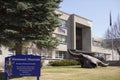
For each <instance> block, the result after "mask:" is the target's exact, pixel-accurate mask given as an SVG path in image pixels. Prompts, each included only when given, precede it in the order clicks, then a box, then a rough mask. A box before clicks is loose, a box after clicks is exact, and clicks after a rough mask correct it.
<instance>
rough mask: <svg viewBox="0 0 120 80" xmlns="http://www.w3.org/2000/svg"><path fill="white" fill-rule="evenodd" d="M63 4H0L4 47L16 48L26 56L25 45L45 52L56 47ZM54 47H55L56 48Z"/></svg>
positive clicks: (1, 0)
mask: <svg viewBox="0 0 120 80" xmlns="http://www.w3.org/2000/svg"><path fill="white" fill-rule="evenodd" d="M60 2H61V0H0V43H1V44H3V45H4V44H8V43H9V44H11V43H12V45H14V47H15V51H16V54H21V53H22V46H23V43H25V42H29V41H31V42H32V41H34V42H35V43H37V44H40V45H39V47H41V48H50V47H53V48H54V46H55V43H56V40H55V39H54V38H53V37H52V32H53V31H54V29H55V28H56V27H59V21H58V14H56V13H55V10H56V9H57V8H59V4H60ZM53 44H54V45H53Z"/></svg>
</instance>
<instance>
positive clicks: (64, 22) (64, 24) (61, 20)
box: [59, 19, 66, 28]
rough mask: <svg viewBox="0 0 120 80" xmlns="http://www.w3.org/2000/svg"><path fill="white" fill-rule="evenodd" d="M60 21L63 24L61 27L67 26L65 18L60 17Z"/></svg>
mask: <svg viewBox="0 0 120 80" xmlns="http://www.w3.org/2000/svg"><path fill="white" fill-rule="evenodd" d="M59 22H60V24H61V27H63V28H66V21H65V20H63V19H59Z"/></svg>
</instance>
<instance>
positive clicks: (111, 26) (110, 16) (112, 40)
mask: <svg viewBox="0 0 120 80" xmlns="http://www.w3.org/2000/svg"><path fill="white" fill-rule="evenodd" d="M110 27H111V30H112V17H111V11H110ZM112 32H113V30H112ZM111 35H112V37H111V40H112V41H111V44H112V45H111V47H112V60H113V59H114V57H113V33H112V34H111Z"/></svg>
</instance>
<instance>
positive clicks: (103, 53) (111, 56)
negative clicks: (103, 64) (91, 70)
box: [92, 37, 119, 61]
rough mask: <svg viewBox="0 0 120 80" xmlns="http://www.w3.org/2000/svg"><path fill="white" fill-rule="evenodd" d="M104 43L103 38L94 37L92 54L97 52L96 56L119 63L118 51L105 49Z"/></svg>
mask: <svg viewBox="0 0 120 80" xmlns="http://www.w3.org/2000/svg"><path fill="white" fill-rule="evenodd" d="M104 41H105V39H103V38H98V37H92V52H95V53H96V54H95V55H96V56H99V57H103V58H105V60H106V61H117V60H119V54H118V53H117V51H116V50H113V53H112V49H109V48H105V47H104V44H105V43H104Z"/></svg>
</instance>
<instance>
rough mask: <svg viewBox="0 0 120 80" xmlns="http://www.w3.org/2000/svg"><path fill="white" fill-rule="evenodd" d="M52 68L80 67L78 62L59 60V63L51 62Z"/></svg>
mask: <svg viewBox="0 0 120 80" xmlns="http://www.w3.org/2000/svg"><path fill="white" fill-rule="evenodd" d="M49 64H50V65H51V66H72V65H78V62H77V61H76V60H58V61H51V62H49Z"/></svg>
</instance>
